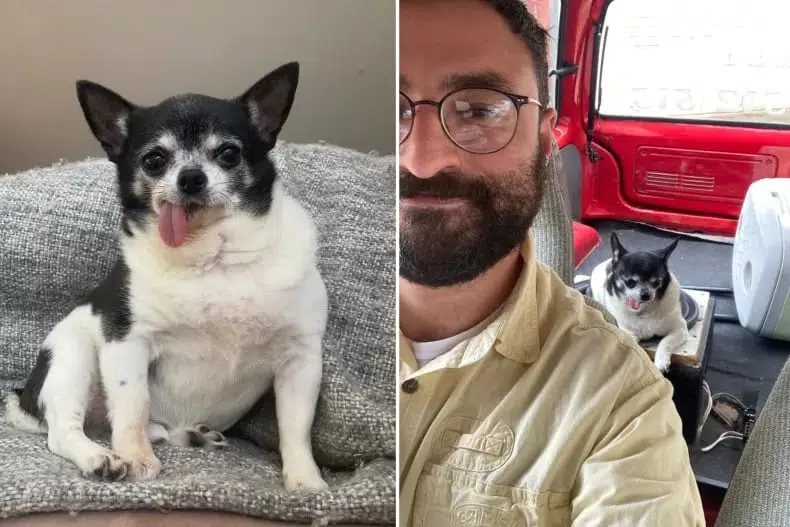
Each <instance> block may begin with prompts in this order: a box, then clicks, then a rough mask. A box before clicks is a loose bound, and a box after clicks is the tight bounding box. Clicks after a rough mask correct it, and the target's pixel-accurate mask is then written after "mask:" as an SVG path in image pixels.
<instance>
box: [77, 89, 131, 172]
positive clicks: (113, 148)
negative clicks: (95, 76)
mask: <svg viewBox="0 0 790 527" xmlns="http://www.w3.org/2000/svg"><path fill="white" fill-rule="evenodd" d="M77 99H79V101H80V106H81V107H82V113H83V115H85V120H86V121H88V126H90V129H91V132H93V135H94V137H96V139H97V140H98V141H99V144H101V146H102V148H103V149H104V151H105V152H106V153H107V156H108V157H109V158H110V159H114V158H116V157H117V156H118V155H120V153H121V152H122V151H123V145H124V143H125V142H126V137H127V134H128V131H129V115H131V113H132V111H133V110H134V109H135V108H136V106H135V105H134V104H132V103H130V102H129V101H127V100H126V99H124V98H123V97H121V96H120V95H118V94H117V93H115V92H114V91H112V90H110V89H107V88H105V87H104V86H102V85H100V84H96V83H95V82H91V81H86V80H79V81H77Z"/></svg>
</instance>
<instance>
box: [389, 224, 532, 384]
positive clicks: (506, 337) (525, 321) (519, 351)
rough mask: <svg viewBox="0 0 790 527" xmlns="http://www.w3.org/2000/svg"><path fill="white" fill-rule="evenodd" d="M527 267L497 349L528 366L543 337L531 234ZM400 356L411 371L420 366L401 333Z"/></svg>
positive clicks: (523, 251)
mask: <svg viewBox="0 0 790 527" xmlns="http://www.w3.org/2000/svg"><path fill="white" fill-rule="evenodd" d="M520 252H521V257H522V259H523V261H524V264H523V266H522V268H521V275H520V276H519V279H518V281H517V282H516V285H515V287H514V288H513V291H512V292H511V294H510V296H509V297H508V299H507V300H506V301H505V302H506V305H505V309H504V311H503V315H502V316H503V324H502V326H501V330H500V331H499V333H498V336H497V338H496V340H495V341H494V346H493V349H494V350H495V351H496V352H497V353H499V354H500V355H502V356H504V357H506V358H508V359H511V360H514V361H518V362H521V363H524V364H530V363H532V362H534V361H535V360H536V359H537V358H538V355H539V354H540V334H539V321H538V307H537V298H536V293H537V270H538V269H537V268H538V265H537V262H536V259H535V258H536V255H535V242H534V240H533V238H532V235H531V234H530V235H529V236H528V237H527V240H526V241H525V242H524V243H523V244H522V246H521V249H520ZM398 338H399V345H398V356H399V360H400V362H401V365H402V366H404V367H405V369H406V370H407V371H412V372H413V371H416V370H417V369H418V368H419V366H418V364H417V359H416V358H415V356H414V353H413V352H412V349H411V344H410V342H409V339H407V338H406V337H405V336H404V335H403V333H402V332H400V331H399V337H398Z"/></svg>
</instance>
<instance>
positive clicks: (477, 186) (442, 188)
mask: <svg viewBox="0 0 790 527" xmlns="http://www.w3.org/2000/svg"><path fill="white" fill-rule="evenodd" d="M417 196H431V197H435V198H440V199H451V198H462V199H468V200H470V201H472V202H475V203H486V202H487V201H488V200H489V199H490V191H489V189H488V187H487V186H486V185H485V183H483V182H482V181H480V180H479V179H475V178H470V177H468V176H462V175H461V174H459V173H457V172H440V173H438V174H436V175H435V176H433V177H430V178H419V177H417V176H415V175H414V174H412V173H411V172H409V171H408V170H404V169H401V171H400V198H401V199H408V198H413V197H417Z"/></svg>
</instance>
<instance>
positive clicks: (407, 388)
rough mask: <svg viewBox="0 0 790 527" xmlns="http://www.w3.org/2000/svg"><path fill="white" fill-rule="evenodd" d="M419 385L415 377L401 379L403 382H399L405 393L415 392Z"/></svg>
mask: <svg viewBox="0 0 790 527" xmlns="http://www.w3.org/2000/svg"><path fill="white" fill-rule="evenodd" d="M419 386H420V385H419V383H418V382H417V379H406V380H405V381H403V384H401V388H403V391H404V392H406V393H414V392H416V391H417V388H419Z"/></svg>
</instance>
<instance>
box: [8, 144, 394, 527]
mask: <svg viewBox="0 0 790 527" xmlns="http://www.w3.org/2000/svg"><path fill="white" fill-rule="evenodd" d="M273 158H274V161H275V164H276V165H277V166H278V168H279V169H280V171H281V174H282V176H283V178H284V180H285V183H286V187H287V188H288V190H289V191H290V192H291V193H292V194H293V195H294V196H295V197H296V198H297V199H299V200H300V201H301V202H302V203H304V204H305V205H306V207H307V208H308V210H309V211H310V212H311V213H312V214H313V215H314V218H315V220H316V223H317V225H318V229H319V237H320V248H319V267H320V270H321V272H322V274H323V276H324V279H325V280H326V283H327V287H328V290H329V298H330V316H329V326H328V330H327V336H326V339H325V342H324V352H325V359H324V372H325V373H324V381H323V386H322V395H321V398H320V400H319V405H318V411H317V414H316V422H315V426H314V429H313V439H314V450H315V454H316V458H317V461H318V462H319V464H320V465H322V466H324V467H329V468H332V469H334V473H332V474H328V476H327V477H328V481H329V483H330V486H331V488H330V490H329V491H328V492H325V493H320V494H316V495H314V496H311V497H310V498H308V499H304V498H301V497H298V496H293V495H289V494H288V493H286V492H285V491H284V490H283V489H282V487H281V483H280V479H279V468H280V466H279V456H278V455H277V454H276V446H277V437H276V426H275V421H274V419H275V417H274V410H273V405H272V404H271V401H272V398H271V397H265V398H264V401H262V403H261V404H260V405H259V407H258V408H256V409H254V410H253V411H252V412H250V414H249V415H248V416H247V417H246V418H245V419H243V421H242V423H241V424H240V425H239V427H238V433H239V434H238V435H239V437H237V438H236V439H233V440H232V447H231V448H229V449H227V450H226V451H219V452H206V451H201V450H198V449H183V448H177V447H172V446H167V445H162V446H159V445H158V446H155V451H156V452H157V455H158V456H159V457H160V459H161V460H162V462H163V466H164V468H163V472H162V474H161V476H160V477H159V478H158V479H157V480H155V481H152V482H144V483H117V484H106V483H105V484H102V483H96V482H92V481H88V480H86V479H83V478H82V477H81V476H80V475H79V474H78V471H77V469H76V468H75V467H73V466H72V465H71V464H70V463H68V462H66V461H64V460H62V459H60V458H58V457H56V456H54V455H53V454H51V453H49V452H48V451H47V448H46V439H45V437H44V436H33V435H30V434H26V433H23V432H19V431H17V430H15V429H13V428H11V427H10V426H9V425H7V424H6V423H5V419H4V418H3V419H0V466H1V467H3V468H2V470H0V517H8V516H16V515H20V514H23V513H26V512H39V511H66V510H115V509H135V508H146V509H148V508H173V509H213V510H220V511H229V512H239V513H243V514H249V515H254V516H260V517H264V518H269V519H281V520H299V521H311V520H313V519H315V518H326V519H331V520H333V521H347V522H385V523H387V522H389V523H392V522H394V519H395V466H394V465H395V464H394V457H395V434H396V431H395V387H394V382H393V380H394V378H395V353H394V348H395V315H394V309H395V284H394V280H393V277H394V276H395V218H396V217H395V170H394V158H393V157H392V156H387V157H380V156H377V155H366V154H361V153H358V152H354V151H350V150H346V149H341V148H337V147H332V146H327V145H294V144H286V143H280V144H278V146H277V148H276V149H275V152H274V154H273ZM0 219H1V221H0V392H5V391H7V390H8V389H9V388H11V387H19V386H21V385H22V384H23V382H24V379H25V377H26V376H27V375H28V373H29V372H30V370H31V369H32V367H33V364H34V361H35V357H36V354H37V352H38V347H39V344H40V342H41V341H42V339H43V338H44V337H45V335H46V334H47V332H48V331H49V330H50V329H51V327H52V325H53V324H54V323H55V322H56V321H57V320H58V319H59V318H61V317H62V316H64V315H65V314H66V313H67V312H68V311H69V310H70V309H71V308H72V307H73V306H74V303H75V302H76V301H77V300H78V299H79V298H80V297H81V296H82V295H84V294H85V293H86V292H87V291H88V290H89V289H91V288H92V287H94V286H95V285H96V284H98V283H99V281H100V280H101V279H102V277H103V275H104V274H105V273H106V272H107V271H108V269H109V268H110V266H111V264H112V262H113V261H114V258H115V256H116V254H117V245H116V241H115V233H116V229H117V226H118V223H119V219H120V217H119V211H118V205H117V200H116V197H115V193H114V171H113V167H112V165H111V164H110V163H109V162H107V161H106V160H103V159H90V160H86V161H84V162H80V163H73V164H63V165H59V166H53V167H50V168H45V169H35V170H30V171H27V172H24V173H20V174H16V175H6V176H2V177H0ZM261 447H262V448H261Z"/></svg>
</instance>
